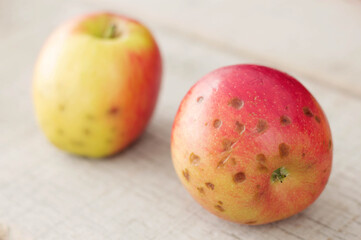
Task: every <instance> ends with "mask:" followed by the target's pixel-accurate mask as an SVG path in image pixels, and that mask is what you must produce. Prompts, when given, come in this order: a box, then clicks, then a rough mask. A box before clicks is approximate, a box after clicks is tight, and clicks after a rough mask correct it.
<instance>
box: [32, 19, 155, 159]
mask: <svg viewBox="0 0 361 240" xmlns="http://www.w3.org/2000/svg"><path fill="white" fill-rule="evenodd" d="M161 65H162V64H161V56H160V52H159V49H158V46H157V44H156V42H155V40H154V38H153V36H152V35H151V33H150V32H149V30H148V29H147V28H146V27H144V26H143V25H142V24H141V23H139V22H137V21H135V20H132V19H129V18H126V17H123V16H119V15H116V14H112V13H94V14H90V15H86V16H81V17H79V18H77V19H74V20H71V21H69V22H68V23H66V24H64V25H62V26H60V27H59V28H58V29H57V30H56V31H55V32H54V33H53V34H52V35H51V36H50V38H49V39H48V41H47V42H46V44H45V46H44V48H43V49H42V51H41V53H40V56H39V59H38V62H37V64H36V67H35V73H34V84H33V95H34V102H35V108H36V115H37V119H38V121H39V123H40V125H41V128H42V129H43V131H44V133H45V135H46V136H47V137H48V139H49V140H50V141H51V142H52V143H53V144H55V145H56V146H57V147H59V148H60V149H63V150H65V151H67V152H70V153H74V154H78V155H82V156H87V157H104V156H108V155H111V154H114V153H116V152H119V151H121V150H122V149H124V148H125V147H127V146H128V145H129V144H130V143H132V142H133V141H134V140H135V139H136V138H137V137H138V136H139V135H140V134H141V133H142V131H143V130H144V129H145V127H146V125H147V123H148V121H149V119H150V117H151V115H152V112H153V110H154V107H155V104H156V100H157V96H158V91H159V86H160V80H161V68H162V66H161Z"/></svg>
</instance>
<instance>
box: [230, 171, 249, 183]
mask: <svg viewBox="0 0 361 240" xmlns="http://www.w3.org/2000/svg"><path fill="white" fill-rule="evenodd" d="M245 180H246V175H245V174H244V173H243V172H239V173H236V174H235V175H234V176H233V181H234V182H235V183H242V182H244V181H245Z"/></svg>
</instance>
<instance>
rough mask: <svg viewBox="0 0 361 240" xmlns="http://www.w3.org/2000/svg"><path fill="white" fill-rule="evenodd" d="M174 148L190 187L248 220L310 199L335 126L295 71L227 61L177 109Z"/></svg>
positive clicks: (319, 184)
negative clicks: (328, 120) (291, 72)
mask: <svg viewBox="0 0 361 240" xmlns="http://www.w3.org/2000/svg"><path fill="white" fill-rule="evenodd" d="M171 148H172V158H173V163H174V167H175V170H176V172H177V174H178V176H179V177H180V179H181V181H182V183H183V185H184V186H185V187H186V189H187V190H188V191H189V192H190V194H191V195H192V196H193V197H194V198H195V199H196V200H197V201H198V202H199V203H200V204H201V205H202V206H203V207H204V208H206V209H207V210H209V211H210V212H212V213H214V214H215V215H217V216H219V217H221V218H224V219H227V220H230V221H234V222H237V223H243V224H256V225H257V224H265V223H269V222H273V221H277V220H281V219H284V218H287V217H290V216H292V215H294V214H296V213H298V212H300V211H302V210H303V209H305V208H306V207H308V206H309V205H310V204H311V203H312V202H314V201H315V200H316V199H317V197H318V196H319V195H320V194H321V192H322V191H323V189H324V187H325V185H326V183H327V180H328V177H329V175H330V171H331V163H332V138H331V132H330V127H329V124H328V122H327V118H326V116H325V114H324V113H323V111H322V109H321V107H320V105H319V104H318V102H317V101H316V99H315V98H314V97H313V96H312V95H311V94H310V93H309V92H308V91H307V89H306V88H305V87H304V86H302V85H301V84H300V83H299V82H298V81H297V80H296V79H294V78H293V77H291V76H289V75H287V74H285V73H282V72H279V71H277V70H275V69H271V68H267V67H263V66H257V65H236V66H229V67H224V68H220V69H218V70H216V71H213V72H211V73H209V74H208V75H206V76H205V77H203V78H202V79H201V80H200V81H199V82H197V83H196V84H195V85H194V86H193V87H192V88H191V89H190V90H189V92H188V93H187V95H186V96H185V97H184V99H183V101H182V103H181V105H180V107H179V110H178V113H177V115H176V117H175V120H174V125H173V131H172V139H171Z"/></svg>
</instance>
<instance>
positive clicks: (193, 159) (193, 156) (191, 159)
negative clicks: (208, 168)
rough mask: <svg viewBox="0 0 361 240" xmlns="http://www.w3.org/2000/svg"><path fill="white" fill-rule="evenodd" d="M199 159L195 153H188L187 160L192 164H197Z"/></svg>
mask: <svg viewBox="0 0 361 240" xmlns="http://www.w3.org/2000/svg"><path fill="white" fill-rule="evenodd" d="M200 161H201V158H200V157H199V156H198V155H196V154H194V153H191V154H190V155H189V162H190V163H191V164H192V165H194V166H198V165H199V162H200Z"/></svg>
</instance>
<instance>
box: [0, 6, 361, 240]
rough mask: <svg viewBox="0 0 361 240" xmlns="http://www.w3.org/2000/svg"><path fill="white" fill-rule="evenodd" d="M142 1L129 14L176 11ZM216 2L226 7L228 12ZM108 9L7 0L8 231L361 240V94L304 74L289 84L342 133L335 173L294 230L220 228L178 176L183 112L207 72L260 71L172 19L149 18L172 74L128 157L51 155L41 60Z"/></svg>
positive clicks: (3, 43) (3, 127)
mask: <svg viewBox="0 0 361 240" xmlns="http://www.w3.org/2000/svg"><path fill="white" fill-rule="evenodd" d="M332 1H334V0H330V2H332ZM120 2H121V4H120V3H119V6H121V5H122V4H124V5H125V1H123V2H122V1H120ZM135 2H136V3H139V5H138V6H137V5H136V4H134V3H133V2H132V1H128V2H127V3H126V4H129V6H131V7H129V9H131V11H134V12H137V11H138V10H137V9H139V12H141V11H143V10H144V9H148V10H147V11H159V9H162V8H163V7H164V8H165V7H166V6H170V4H168V5H165V6H163V5H157V4H160V3H162V4H163V3H164V4H166V3H165V1H164V2H162V1H160V0H154V1H153V4H151V3H149V2H148V1H143V2H142V4H140V1H139V0H137V1H135ZM169 2H171V1H169ZM190 2H192V4H190ZM205 2H206V1H199V2H198V1H184V2H180V1H179V2H177V1H174V2H173V4H175V7H174V8H179V11H180V14H182V12H183V14H185V13H184V11H186V10H187V9H190V7H189V5H192V7H193V8H196V9H198V10H194V9H193V10H192V9H190V10H189V11H205V10H200V9H201V8H203V6H204V4H205ZM209 2H210V5H212V4H214V6H217V4H219V2H221V1H216V0H210V1H209ZM227 2H229V3H230V2H231V1H227ZM235 2H236V1H233V3H234V4H238V3H235ZM258 2H260V1H258ZM295 2H297V1H295ZM350 2H352V1H350ZM110 4H114V3H110ZM347 4H349V3H348V2H347ZM352 4H353V3H352ZM99 6H100V3H99V2H89V1H88V0H86V1H85V0H84V1H83V0H79V1H60V0H50V1H46V0H38V1H35V2H31V3H30V1H21V0H13V1H7V2H3V1H2V0H0V7H1V8H0V11H1V14H0V16H1V17H0V28H1V30H2V31H1V32H6V30H8V34H5V35H4V36H2V37H1V38H0V53H1V55H0V62H1V64H0V110H1V111H0V224H1V225H3V226H5V227H6V228H5V229H7V228H9V229H10V231H11V232H14V233H21V236H22V237H17V238H16V240H23V239H37V240H55V239H61V240H73V239H86V240H93V239H94V240H95V239H96V240H98V239H109V240H112V239H127V240H133V239H134V240H138V239H154V240H163V239H164V240H166V239H167V240H168V239H180V240H183V239H184V240H186V239H187V240H188V239H197V240H198V239H217V240H219V239H222V240H239V239H241V240H246V239H247V240H253V239H254V240H256V239H257V240H258V239H270V240H276V239H280V240H281V239H282V240H284V239H288V240H293V239H307V240H312V239H315V240H322V239H325V240H329V239H333V240H336V239H345V240H357V239H360V236H361V200H360V196H361V189H360V187H359V182H360V181H359V176H360V173H361V161H360V159H361V148H360V139H361V128H360V127H359V125H360V123H361V111H360V109H361V95H358V94H357V92H354V94H353V95H350V94H348V93H347V92H346V93H345V91H344V90H339V89H337V88H335V87H334V85H329V84H328V82H327V81H325V82H319V81H318V80H314V79H313V78H305V77H302V76H304V75H301V74H300V73H299V72H298V71H295V72H292V71H291V72H290V73H291V74H293V75H296V76H298V77H299V79H300V80H301V81H302V82H303V83H304V84H305V85H306V86H307V87H308V88H309V89H310V90H311V92H312V93H313V94H314V95H315V97H316V98H317V99H318V100H319V102H320V103H321V105H322V106H323V108H324V110H325V112H326V114H327V116H328V118H329V120H330V124H331V128H332V132H333V138H334V165H333V171H332V175H331V178H330V181H329V184H328V186H327V188H326V189H325V191H324V193H323V194H322V195H321V197H320V198H319V199H318V200H317V201H316V202H315V203H314V204H313V205H312V206H311V207H310V208H308V209H307V210H305V211H304V212H302V213H300V214H298V215H296V216H294V217H292V218H290V219H287V220H284V221H281V222H277V223H273V224H268V225H264V226H259V227H248V226H240V225H237V224H234V223H228V222H226V221H224V220H221V219H218V218H217V217H215V216H213V215H211V214H210V213H208V212H206V211H205V210H203V209H202V208H201V207H200V206H199V205H198V204H197V203H196V202H195V201H194V200H193V199H192V198H191V197H190V196H189V195H188V193H187V192H186V191H185V189H184V188H183V187H182V185H181V184H180V182H179V181H178V179H177V177H176V175H175V172H174V170H173V167H172V163H171V158H170V149H169V140H170V131H171V125H172V121H173V117H174V115H175V113H176V110H177V107H178V104H179V102H180V100H181V99H182V97H183V96H184V94H185V93H186V91H187V90H188V89H189V87H190V86H191V85H192V84H194V83H195V81H196V80H198V79H199V78H200V77H201V76H203V75H204V74H205V73H207V72H209V71H211V70H213V69H214V68H217V67H219V66H223V65H229V64H235V63H243V62H249V61H254V60H253V59H252V58H250V57H249V55H248V54H245V55H244V56H242V54H241V52H238V51H236V52H231V51H228V50H225V49H223V47H218V45H213V44H214V43H213V42H208V41H205V40H204V38H195V37H193V35H189V34H187V33H186V32H184V31H183V30H179V28H178V25H175V26H174V28H172V27H169V26H171V25H172V24H173V22H171V20H169V22H168V23H167V27H164V25H162V23H160V22H159V21H157V20H156V19H155V20H152V17H146V19H148V21H147V24H148V25H149V26H150V28H151V29H152V30H153V32H154V34H155V36H156V38H157V39H158V41H159V43H160V45H161V48H162V52H163V55H164V62H165V72H164V79H163V80H164V81H163V86H162V91H161V97H160V101H159V104H158V106H157V110H156V112H155V115H154V117H153V119H152V122H151V124H150V126H149V127H148V129H147V130H146V132H145V134H144V135H143V136H142V137H141V139H140V140H139V141H138V142H137V143H136V144H134V145H133V146H132V147H131V148H129V149H128V150H127V151H125V152H123V153H121V154H119V155H117V156H115V157H113V158H111V159H106V160H103V161H90V160H85V159H81V158H77V157H74V156H70V155H67V154H65V153H63V152H61V151H59V150H57V149H55V148H54V147H53V146H51V145H50V144H49V143H48V142H47V141H46V139H45V138H44V136H43V135H42V133H41V132H40V130H39V129H38V127H37V126H36V123H35V121H34V117H33V110H32V103H31V91H30V88H31V75H32V68H33V65H34V61H35V58H36V55H37V53H38V51H39V49H40V47H41V45H42V43H43V41H44V38H45V37H46V36H47V35H48V33H49V32H50V31H51V30H52V29H53V28H54V27H55V26H56V25H58V24H59V23H60V22H62V21H64V20H65V19H67V18H69V17H70V16H74V15H76V14H79V13H84V12H88V11H92V10H95V9H99V8H100V7H99ZM108 6H110V5H108ZM4 9H9V10H8V11H5V10H4ZM113 10H119V11H121V12H126V10H125V9H118V8H116V9H113ZM323 10H324V9H323ZM339 10H340V11H341V10H342V9H341V8H340V9H339ZM129 11H130V10H129ZM213 11H214V10H213ZM324 11H326V12H327V11H330V10H324ZM342 11H343V10H342ZM347 13H348V12H347ZM162 14H165V13H164V10H163V12H162ZM335 14H336V13H335ZM337 14H338V15H340V14H341V13H337ZM346 15H347V14H346ZM345 17H347V16H345ZM139 18H140V19H142V18H143V16H139ZM144 19H145V18H144ZM174 24H176V23H174ZM224 28H226V27H224ZM346 48H347V47H346ZM323 51H324V52H323V53H325V54H326V53H327V51H326V49H325V50H323ZM330 51H331V52H332V51H333V50H332V49H331V50H330ZM266 57H267V56H265V58H266ZM345 61H346V60H345ZM292 64H294V62H292V61H291V62H290V69H296V68H298V66H299V65H297V64H298V63H295V67H294V68H293V67H292V66H293V65H292ZM352 64H353V63H350V66H353V65H352ZM307 71H310V73H311V74H309V75H310V76H316V75H318V74H320V76H322V77H325V78H327V75H323V73H324V72H322V71H321V72H316V73H315V75H313V73H314V72H313V70H312V68H310V69H308V70H307ZM296 72H297V73H296ZM300 76H301V77H300ZM340 84H343V83H340ZM0 229H1V228H0ZM0 236H1V231H0ZM2 238H4V237H0V239H1V240H3V239H2ZM5 239H6V238H5Z"/></svg>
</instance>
